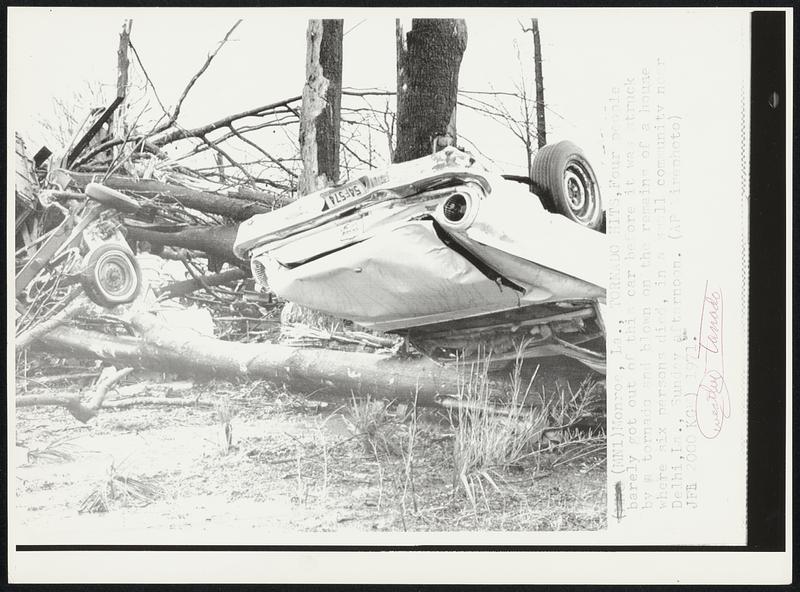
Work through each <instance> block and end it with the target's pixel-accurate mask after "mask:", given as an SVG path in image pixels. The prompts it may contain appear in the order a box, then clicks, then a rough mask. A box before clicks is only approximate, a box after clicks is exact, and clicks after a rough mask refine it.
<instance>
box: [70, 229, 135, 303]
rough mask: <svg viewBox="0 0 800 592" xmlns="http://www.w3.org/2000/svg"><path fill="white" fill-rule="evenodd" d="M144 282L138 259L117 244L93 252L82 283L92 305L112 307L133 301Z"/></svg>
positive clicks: (83, 274)
mask: <svg viewBox="0 0 800 592" xmlns="http://www.w3.org/2000/svg"><path fill="white" fill-rule="evenodd" d="M141 283H142V272H141V270H140V269H139V263H138V262H137V261H136V259H135V258H134V256H133V255H132V254H131V253H129V252H128V251H126V250H124V249H122V248H120V247H119V246H117V245H113V244H105V245H102V246H100V247H98V248H97V249H95V250H94V251H92V253H91V254H90V255H89V260H88V262H87V264H86V269H84V271H83V273H82V274H81V284H83V287H84V289H85V290H86V293H87V295H88V296H89V298H90V299H91V300H92V302H95V303H96V304H99V305H100V306H105V307H108V308H110V307H113V306H117V305H119V304H127V303H128V302H132V301H133V300H134V299H135V298H136V295H137V294H138V293H139V288H140V286H141Z"/></svg>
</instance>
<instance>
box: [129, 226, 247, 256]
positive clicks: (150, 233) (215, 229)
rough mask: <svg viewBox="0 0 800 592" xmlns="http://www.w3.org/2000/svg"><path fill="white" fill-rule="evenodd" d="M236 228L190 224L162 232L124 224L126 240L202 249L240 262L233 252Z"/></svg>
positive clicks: (207, 252) (195, 249)
mask: <svg viewBox="0 0 800 592" xmlns="http://www.w3.org/2000/svg"><path fill="white" fill-rule="evenodd" d="M237 230H238V226H190V227H188V228H184V229H183V230H178V231H177V232H162V231H158V230H151V229H149V228H140V227H138V226H133V225H126V226H125V233H126V236H127V238H128V240H136V241H147V242H149V243H151V244H153V245H158V246H170V247H183V248H186V249H190V250H193V251H202V252H204V253H206V254H207V255H211V256H212V257H214V258H216V259H219V260H221V261H229V262H231V263H236V264H241V260H240V259H239V258H238V257H237V256H236V255H235V254H234V253H233V242H234V241H235V240H236V232H237Z"/></svg>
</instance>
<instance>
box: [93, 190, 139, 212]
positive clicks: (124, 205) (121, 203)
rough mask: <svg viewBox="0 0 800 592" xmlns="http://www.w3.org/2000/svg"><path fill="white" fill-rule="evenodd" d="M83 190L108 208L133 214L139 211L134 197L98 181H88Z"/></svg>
mask: <svg viewBox="0 0 800 592" xmlns="http://www.w3.org/2000/svg"><path fill="white" fill-rule="evenodd" d="M83 191H84V193H85V194H86V195H88V196H89V197H90V198H92V199H93V200H95V201H99V202H100V203H101V204H103V205H104V206H108V207H109V208H114V209H115V210H119V211H120V212H122V213H123V214H135V213H136V212H137V211H139V207H140V206H139V202H137V201H136V200H135V199H133V198H132V197H129V196H127V195H125V194H124V193H120V192H119V191H117V190H116V189H111V187H106V186H105V185H101V184H100V183H89V184H88V185H87V186H86V189H84V190H83Z"/></svg>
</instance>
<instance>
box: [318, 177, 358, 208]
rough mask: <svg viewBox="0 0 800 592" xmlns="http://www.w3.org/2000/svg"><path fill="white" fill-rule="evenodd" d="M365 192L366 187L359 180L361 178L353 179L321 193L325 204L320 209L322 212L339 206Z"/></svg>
mask: <svg viewBox="0 0 800 592" xmlns="http://www.w3.org/2000/svg"><path fill="white" fill-rule="evenodd" d="M366 192H367V188H366V186H365V185H364V183H363V182H361V180H358V181H353V182H351V183H348V184H347V185H343V186H341V187H337V188H336V189H333V190H331V191H329V192H328V193H324V194H323V196H322V198H323V200H324V201H325V204H324V205H323V206H322V211H323V212H324V211H325V210H329V209H331V208H335V207H336V206H339V205H341V204H343V203H345V202H347V201H350V200H353V199H355V198H357V197H361V196H362V195H364V194H365V193H366Z"/></svg>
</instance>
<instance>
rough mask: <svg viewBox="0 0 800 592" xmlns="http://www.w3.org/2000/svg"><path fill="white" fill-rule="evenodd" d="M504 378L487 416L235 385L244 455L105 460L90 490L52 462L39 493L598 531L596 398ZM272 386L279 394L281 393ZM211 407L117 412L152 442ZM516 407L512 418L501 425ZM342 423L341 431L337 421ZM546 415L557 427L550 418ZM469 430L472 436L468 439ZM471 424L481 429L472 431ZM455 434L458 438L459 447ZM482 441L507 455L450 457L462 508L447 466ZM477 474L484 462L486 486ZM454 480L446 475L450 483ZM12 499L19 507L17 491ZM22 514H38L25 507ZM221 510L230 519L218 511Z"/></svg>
mask: <svg viewBox="0 0 800 592" xmlns="http://www.w3.org/2000/svg"><path fill="white" fill-rule="evenodd" d="M515 370H516V369H515ZM482 371H483V367H482V366H480V365H479V366H476V367H474V368H472V378H469V377H468V376H467V375H466V373H465V378H464V381H463V383H464V384H463V389H462V393H461V394H462V396H463V398H464V399H469V398H470V396H471V395H470V393H472V399H471V400H472V401H473V402H475V401H479V398H478V397H477V395H478V394H479V393H483V396H484V402H485V403H487V404H491V405H493V406H495V407H496V406H498V405H499V404H500V401H499V400H497V399H494V398H493V397H492V394H491V392H490V391H489V390H488V389H486V388H484V389H483V390H482V389H481V383H482V382H484V383H485V382H486V381H487V380H488V377H484V378H481V376H482V374H483V372H482ZM542 374H544V373H542ZM516 380H517V384H518V386H517V387H515V388H513V389H510V391H509V393H508V398H509V399H511V400H512V401H513V400H514V396H516V397H517V405H515V406H511V407H510V408H509V406H508V405H507V404H506V406H505V407H503V408H501V411H502V413H498V412H497V409H494V408H493V411H494V412H492V413H487V412H484V413H481V412H480V411H478V409H480V407H479V406H477V405H476V406H475V408H465V409H461V410H457V409H453V410H452V412H450V413H448V411H446V410H441V409H432V408H422V407H421V408H416V407H415V406H414V405H412V404H408V405H406V406H402V405H396V404H390V403H386V402H384V401H381V400H374V398H372V399H360V400H355V399H354V400H353V401H352V403H351V404H348V405H347V408H346V409H341V408H339V409H333V407H334V405H330V406H329V407H330V409H328V410H325V411H322V412H320V411H318V410H312V409H310V408H309V407H307V406H303V407H297V408H296V407H295V406H286V405H283V404H281V405H278V404H269V403H270V400H269V399H267V401H265V396H264V393H260V392H251V391H253V390H254V389H253V386H252V385H251V384H242V385H239V386H238V387H237V386H235V385H233V386H231V387H230V391H231V393H237V392H238V394H239V396H238V397H233V398H232V399H231V406H234V405H235V407H234V409H235V411H236V420H235V421H237V422H238V421H241V422H242V425H245V426H250V427H253V426H258V425H262V424H263V427H264V429H263V430H259V431H254V430H252V429H250V430H243V431H242V433H241V434H240V435H239V436H238V437H237V441H236V442H235V445H238V446H239V447H240V449H241V450H242V451H243V452H242V454H240V455H235V456H234V455H229V456H228V457H227V459H228V460H229V461H230V462H224V463H223V462H221V460H220V459H221V455H220V454H206V453H202V451H200V452H198V453H197V454H196V455H195V456H183V457H178V456H176V457H175V459H176V461H178V460H180V461H181V465H180V466H179V467H176V469H175V470H163V471H161V472H159V473H158V476H156V477H150V478H144V477H141V476H139V475H136V474H130V475H123V473H125V472H126V471H124V470H123V468H122V467H121V466H120V465H117V466H116V472H115V473H112V474H107V475H104V477H103V478H102V479H101V480H99V481H98V482H96V483H90V484H89V485H88V487H89V488H93V490H92V491H91V493H90V492H89V490H88V489H86V490H84V489H83V487H84V486H83V485H81V484H80V483H78V482H76V483H75V488H74V489H73V488H72V485H70V484H71V483H72V481H68V480H67V481H64V479H71V477H69V476H68V474H67V472H66V471H63V470H62V468H64V467H63V466H61V465H53V466H52V467H50V468H51V470H53V471H57V472H56V473H54V477H53V480H54V481H55V482H56V483H57V484H59V479H61V480H62V481H63V483H60V485H59V486H56V487H51V488H50V489H48V490H47V494H46V495H47V496H48V499H52V500H53V504H54V511H55V509H58V508H63V510H59V511H67V512H73V513H74V512H75V509H76V507H75V506H76V505H78V504H76V500H77V501H78V502H79V503H80V506H81V508H80V509H81V511H82V512H103V511H113V512H124V511H126V510H125V506H129V505H139V506H141V505H145V504H147V503H150V501H152V500H156V499H164V498H167V499H168V500H173V499H174V501H167V502H166V503H164V504H161V503H159V504H158V506H152V507H151V508H150V509H148V510H137V514H136V515H137V519H139V518H141V519H143V520H149V521H150V523H152V524H154V525H158V526H159V527H166V526H169V527H170V528H176V527H178V528H179V527H181V525H183V524H184V523H185V522H186V520H187V519H195V517H196V515H195V514H193V513H192V512H193V510H192V509H191V508H193V506H192V504H195V503H196V502H195V501H194V498H196V497H198V496H201V497H202V496H205V495H208V496H220V495H223V496H228V497H229V498H230V500H231V503H234V504H235V503H238V502H239V500H240V499H242V498H247V499H249V500H253V501H254V502H257V503H268V504H271V503H272V502H273V501H277V502H278V503H279V506H280V504H282V503H288V504H290V505H291V507H292V511H291V512H287V513H286V514H285V515H282V516H279V517H278V516H271V515H270V514H269V512H267V513H266V514H265V515H264V516H258V515H255V514H254V515H253V516H252V517H247V518H246V519H247V520H250V519H252V520H253V521H255V522H257V523H261V524H269V525H270V527H276V528H286V529H289V530H297V531H304V532H317V531H327V530H337V529H340V528H346V529H348V530H360V531H376V530H377V531H395V532H396V531H403V530H408V531H435V532H447V531H451V532H455V531H537V530H541V531H552V530H597V529H600V528H603V527H605V525H606V515H607V512H606V481H605V471H604V467H603V466H602V464H603V462H604V457H605V451H604V441H605V440H604V435H603V433H602V430H598V429H597V428H593V429H592V430H591V431H589V430H587V429H585V428H584V427H582V426H583V424H584V423H585V419H587V414H589V413H590V412H592V409H593V408H594V404H593V401H594V400H596V401H597V404H598V406H599V405H600V403H601V402H602V398H601V395H602V389H601V388H598V385H594V384H593V383H591V381H587V382H586V383H585V384H583V385H580V386H579V387H578V388H577V389H572V390H571V389H570V388H569V387H566V386H565V387H564V388H563V389H562V388H561V387H555V388H550V387H548V388H547V390H546V391H543V390H542V389H541V387H538V386H536V385H538V384H539V383H540V382H542V379H541V376H538V377H537V380H536V381H534V382H533V383H532V382H531V380H530V376H524V374H523V372H518V373H517V378H516ZM531 384H533V386H531ZM237 388H238V391H237ZM211 391H213V392H214V393H216V394H217V395H219V392H220V389H219V388H218V387H217V386H214V387H213V388H211ZM273 396H274V397H275V398H277V397H278V396H279V393H274V394H273ZM281 396H282V395H281ZM462 402H467V401H462ZM249 403H252V404H249ZM506 403H507V402H506ZM522 403H524V404H522ZM532 407H542V408H543V409H546V411H547V413H546V414H545V413H543V412H541V411H539V412H536V413H535V414H532V413H530V411H531V408H532ZM598 408H599V407H598ZM514 409H517V410H518V411H514ZM523 411H525V413H523ZM601 411H602V409H601ZM459 414H460V415H461V421H459ZM209 415H210V414H209V413H208V411H205V410H202V411H201V410H197V409H191V408H186V409H184V408H181V409H178V410H176V415H174V416H172V415H171V416H170V417H169V421H166V422H165V421H164V416H163V413H161V412H156V411H154V410H152V409H149V408H142V409H130V410H126V411H125V412H124V414H123V412H120V417H124V418H127V420H129V421H131V422H137V423H142V424H143V437H146V438H147V439H148V441H151V445H152V446H153V447H154V448H156V449H162V448H163V449H169V448H168V447H169V446H170V445H172V444H173V443H174V438H176V437H177V436H178V435H179V434H180V433H181V430H182V429H183V428H187V436H186V437H188V434H194V433H196V429H195V428H202V429H203V430H205V429H207V428H209V421H212V422H213V424H212V425H214V424H216V423H217V420H218V419H219V418H216V417H215V418H214V419H211V418H210V417H209ZM515 416H516V421H511V419H513V418H514V417H515ZM545 416H546V418H545ZM537 417H538V418H540V419H542V421H545V423H546V425H547V429H545V430H544V431H543V432H541V434H540V436H539V437H538V438H537V437H535V435H536V434H537V433H538V432H539V431H540V430H536V429H531V427H530V426H529V425H528V423H527V422H529V421H530V420H531V418H533V419H535V418H537ZM473 419H475V420H476V421H473ZM329 420H330V421H329ZM19 421H21V422H22V424H21V429H22V430H23V431H24V432H26V433H27V432H30V434H31V436H30V437H31V438H35V439H37V440H38V441H40V442H49V441H50V440H53V439H54V437H53V436H52V431H53V429H54V425H55V426H56V427H60V429H66V428H69V427H70V426H71V425H72V424H71V423H70V422H69V421H68V420H66V419H64V418H61V417H60V416H57V415H54V417H53V419H52V422H55V424H53V423H48V424H47V425H40V419H39V418H38V416H37V417H28V416H27V415H25V414H22V415H20V416H19ZM48 421H50V420H48ZM284 421H285V422H286V426H287V428H286V430H282V429H281V428H280V427H278V429H276V426H280V425H281V424H280V423H276V422H284ZM340 422H343V423H344V424H345V426H347V428H348V429H345V430H342V428H343V427H344V426H343V425H342V424H341V423H340ZM482 422H483V423H482ZM558 422H560V425H556V424H557V423H558ZM176 423H179V424H180V425H179V426H176ZM62 424H63V425H62ZM148 424H150V426H149V429H148ZM115 425H116V424H112V423H104V424H100V425H99V426H97V427H96V428H95V430H96V431H97V433H98V435H103V436H107V437H111V438H118V437H120V436H121V435H120V434H119V433H118V431H117V430H115V429H114V426H115ZM220 425H221V423H220ZM290 426H291V428H290ZM481 426H483V428H482V429H481ZM167 427H170V428H171V429H169V430H167V429H165V428H167ZM214 427H217V426H216V425H214ZM172 428H174V430H173V429H172ZM189 428H191V429H189ZM237 429H238V428H237ZM469 430H472V435H471V436H470V437H466V436H467V435H468V434H469V433H470V432H469ZM459 431H461V435H460V436H459ZM497 431H499V432H500V435H502V434H506V442H507V443H510V444H509V445H508V446H504V447H501V446H499V444H498V443H497V442H499V441H501V440H502V438H500V437H499V436H498V434H496V433H494V432H497ZM348 432H349V433H348ZM481 432H483V433H484V434H485V436H486V438H484V439H483V440H482V438H483V435H482V433H481ZM526 432H527V433H528V435H527V436H526V435H525V434H526ZM294 434H297V436H295V435H294ZM509 434H511V435H509ZM512 436H513V437H512ZM48 438H49V439H48ZM457 438H463V439H462V440H461V441H460V442H459V443H458V448H457V446H456V439H457ZM484 440H485V441H487V442H495V444H494V445H493V446H489V448H490V449H491V448H494V449H502V450H504V451H505V452H504V453H503V454H493V455H488V456H485V457H484V458H483V460H480V459H478V460H476V461H475V462H474V463H472V464H471V465H469V466H468V465H467V464H466V463H465V464H463V465H462V467H464V468H465V471H464V474H465V475H466V476H468V477H469V480H468V482H470V483H471V486H472V489H473V496H474V498H475V503H474V504H473V502H472V501H471V500H470V499H469V495H468V494H467V493H466V491H465V488H464V484H463V482H462V481H461V479H460V476H458V475H460V473H461V470H460V469H459V470H458V472H456V455H457V454H458V453H459V451H463V453H464V454H467V453H469V455H471V456H469V458H473V459H477V456H478V455H475V454H474V451H470V449H469V448H468V446H469V442H472V443H473V444H477V443H478V442H482V441H484ZM216 444H217V443H216V442H214V446H215V448H216ZM217 450H219V449H217ZM515 450H516V452H515ZM182 454H183V453H182ZM186 454H188V452H186ZM464 458H468V457H467V456H464ZM509 459H512V460H511V461H510V460H509ZM39 462H42V463H43V464H44V462H45V461H44V460H42V461H39ZM47 468H48V467H47V466H43V467H42V469H47ZM66 468H67V469H68V468H69V467H66ZM480 471H486V473H487V474H488V475H489V477H490V478H491V480H492V481H493V482H494V483H495V485H496V487H497V488H495V487H494V486H493V485H492V484H491V482H490V481H488V480H487V479H486V478H485V477H483V476H482V475H480ZM64 475H66V477H65V476H64ZM454 477H458V478H457V480H455V483H454ZM478 481H480V484H479V483H478ZM19 487H20V491H21V493H20V494H19V495H22V496H24V495H26V494H27V493H28V492H30V491H38V490H44V489H45V487H44V485H42V484H41V483H40V482H38V481H31V482H28V483H26V484H21V485H19ZM481 487H482V488H483V489H481ZM162 488H163V489H162ZM164 492H166V493H164ZM87 493H90V495H89V496H86V494H87ZM59 495H60V496H62V497H61V498H59V497H58V496H59ZM84 496H85V499H83V498H84ZM162 496H163V497H162ZM20 499H21V500H23V501H22V502H20V503H21V504H23V505H24V499H25V498H24V497H22V498H20ZM81 500H82V501H81ZM184 500H185V501H184ZM187 516H188V518H187ZM29 519H31V520H34V519H36V516H35V513H32V514H30V516H29ZM197 519H199V518H197ZM219 519H220V520H223V521H225V520H241V519H242V517H241V516H237V517H231V516H228V515H227V514H226V515H225V516H223V515H222V514H220V516H219ZM39 520H41V517H40V518H39ZM259 521H260V522H259Z"/></svg>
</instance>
